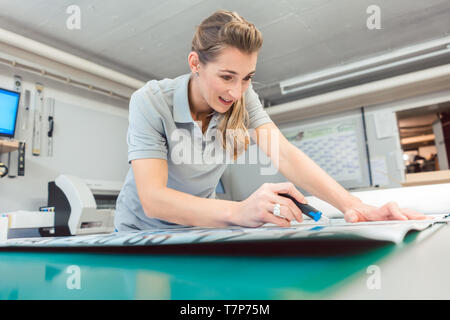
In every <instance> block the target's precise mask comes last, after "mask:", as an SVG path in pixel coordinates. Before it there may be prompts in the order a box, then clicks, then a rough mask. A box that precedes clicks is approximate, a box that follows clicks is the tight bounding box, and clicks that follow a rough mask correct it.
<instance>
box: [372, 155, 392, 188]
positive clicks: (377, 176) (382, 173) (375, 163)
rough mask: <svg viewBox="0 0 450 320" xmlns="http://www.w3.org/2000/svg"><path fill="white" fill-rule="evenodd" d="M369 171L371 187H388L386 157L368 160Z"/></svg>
mask: <svg viewBox="0 0 450 320" xmlns="http://www.w3.org/2000/svg"><path fill="white" fill-rule="evenodd" d="M370 170H371V172H372V183H373V185H379V186H387V185H389V177H388V169H387V164H386V157H377V158H373V159H370Z"/></svg>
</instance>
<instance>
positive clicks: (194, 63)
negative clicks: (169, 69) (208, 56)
mask: <svg viewBox="0 0 450 320" xmlns="http://www.w3.org/2000/svg"><path fill="white" fill-rule="evenodd" d="M188 62H189V68H191V71H192V73H196V72H198V65H199V64H200V59H199V58H198V54H197V52H195V51H191V52H190V53H189V56H188Z"/></svg>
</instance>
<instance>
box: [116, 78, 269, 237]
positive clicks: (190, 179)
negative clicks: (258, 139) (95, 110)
mask: <svg viewBox="0 0 450 320" xmlns="http://www.w3.org/2000/svg"><path fill="white" fill-rule="evenodd" d="M190 76H191V74H186V75H182V76H179V77H177V78H175V79H164V80H160V81H156V80H152V81H149V82H147V83H146V84H145V85H144V86H143V87H142V88H140V89H139V90H137V91H136V92H134V93H133V95H132V96H131V100H130V106H129V126H128V132H127V143H128V163H131V161H132V160H136V159H148V158H158V159H165V160H167V164H168V180H167V187H168V188H172V189H175V190H178V191H181V192H185V193H189V194H192V195H195V196H198V197H203V198H215V196H216V194H215V189H216V186H217V184H218V183H219V179H220V177H221V176H222V174H223V172H224V171H225V169H226V166H227V165H228V163H230V162H229V161H227V159H229V158H226V153H225V151H223V148H222V147H221V146H220V145H218V143H219V140H218V139H216V136H215V135H216V134H217V132H218V131H216V130H215V129H216V128H217V126H218V124H219V122H220V120H221V118H222V117H223V115H222V114H220V113H218V112H214V114H213V115H212V118H211V120H210V122H209V125H208V128H207V131H206V132H205V133H204V134H203V133H202V130H201V127H200V125H199V124H201V122H194V120H193V119H192V116H191V113H190V109H189V100H188V84H189V79H190ZM245 101H246V109H247V111H248V114H249V128H257V127H259V126H261V125H263V124H265V123H267V122H271V121H272V120H271V119H270V117H269V116H268V115H267V113H266V111H265V110H264V109H263V107H262V105H261V102H260V101H259V98H258V95H257V94H256V93H255V91H254V90H253V88H252V87H251V85H250V86H249V87H248V89H247V91H246V92H245ZM218 146H219V147H218ZM213 150H215V151H213ZM218 150H222V151H223V152H224V153H223V157H222V158H220V157H217V155H218V154H219V152H217V151H218ZM218 159H222V160H223V161H218ZM114 220H115V221H114V224H115V227H116V229H117V230H118V231H131V230H147V229H161V228H170V227H180V226H179V225H177V224H173V223H170V222H168V221H164V220H161V219H155V218H149V217H147V216H146V215H145V212H144V210H143V208H142V205H141V202H140V199H139V196H138V193H137V188H136V181H135V179H134V174H133V169H132V167H131V166H130V168H129V170H128V174H127V176H126V178H125V182H124V185H123V187H122V190H121V191H120V194H119V196H118V198H117V203H116V213H115V219H114Z"/></svg>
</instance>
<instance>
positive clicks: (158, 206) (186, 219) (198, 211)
mask: <svg viewBox="0 0 450 320" xmlns="http://www.w3.org/2000/svg"><path fill="white" fill-rule="evenodd" d="M131 164H132V168H133V173H134V177H135V180H136V187H137V191H138V195H139V199H140V200H141V204H142V207H143V209H144V212H145V214H146V215H147V216H148V217H149V218H158V219H162V220H166V221H169V222H172V223H177V224H182V225H189V226H203V227H205V226H209V227H223V226H227V225H230V224H231V219H230V215H231V212H233V210H235V207H236V206H237V203H236V202H233V201H227V200H219V199H205V198H201V197H196V196H193V195H191V194H188V193H184V192H180V191H177V190H174V189H171V188H168V187H167V179H168V167H167V161H166V160H164V159H139V160H133V161H132V162H131Z"/></svg>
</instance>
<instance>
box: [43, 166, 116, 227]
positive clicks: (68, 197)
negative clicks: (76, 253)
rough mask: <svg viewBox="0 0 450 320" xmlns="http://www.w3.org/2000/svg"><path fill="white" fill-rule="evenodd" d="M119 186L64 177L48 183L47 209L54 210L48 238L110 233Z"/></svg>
mask: <svg viewBox="0 0 450 320" xmlns="http://www.w3.org/2000/svg"><path fill="white" fill-rule="evenodd" d="M122 184H123V182H122V181H105V180H85V179H81V178H79V177H75V176H72V175H66V174H61V175H59V176H58V177H57V178H56V179H55V181H51V182H49V183H48V206H49V207H54V231H53V232H52V234H51V236H68V235H82V234H95V233H110V232H113V231H114V213H115V209H116V200H117V197H118V195H119V193H120V190H121V188H122ZM49 235H50V234H49Z"/></svg>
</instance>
